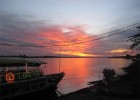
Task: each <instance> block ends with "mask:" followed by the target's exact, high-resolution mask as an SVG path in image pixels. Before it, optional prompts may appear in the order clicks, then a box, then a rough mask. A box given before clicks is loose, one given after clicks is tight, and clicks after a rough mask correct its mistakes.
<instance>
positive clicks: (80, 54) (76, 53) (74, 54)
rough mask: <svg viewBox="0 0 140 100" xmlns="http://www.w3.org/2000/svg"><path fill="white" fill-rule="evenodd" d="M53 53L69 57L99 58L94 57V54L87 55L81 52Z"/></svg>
mask: <svg viewBox="0 0 140 100" xmlns="http://www.w3.org/2000/svg"><path fill="white" fill-rule="evenodd" d="M55 53H57V54H58V53H60V54H63V55H71V56H80V57H99V56H101V55H94V54H87V53H82V52H73V51H67V52H55Z"/></svg>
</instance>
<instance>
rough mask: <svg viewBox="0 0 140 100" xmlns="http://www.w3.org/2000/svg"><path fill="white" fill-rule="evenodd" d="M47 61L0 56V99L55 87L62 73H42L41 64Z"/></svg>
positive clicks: (62, 75)
mask: <svg viewBox="0 0 140 100" xmlns="http://www.w3.org/2000/svg"><path fill="white" fill-rule="evenodd" d="M46 64H47V63H45V62H42V61H39V60H31V59H28V58H8V57H1V58H0V100H3V99H10V98H14V97H17V96H21V95H26V94H30V93H33V92H37V91H43V90H45V89H47V88H53V89H55V88H56V87H57V85H58V83H59V82H60V81H61V79H62V78H63V77H64V73H63V72H61V73H56V74H50V75H44V74H43V72H42V69H41V68H42V67H41V66H43V65H46Z"/></svg>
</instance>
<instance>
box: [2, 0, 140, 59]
mask: <svg viewBox="0 0 140 100" xmlns="http://www.w3.org/2000/svg"><path fill="white" fill-rule="evenodd" d="M138 25H140V0H0V55H19V54H26V55H49V56H50V55H52V56H53V55H59V53H60V54H61V55H63V56H93V57H94V56H114V55H125V54H126V53H125V52H126V51H127V49H128V48H129V46H130V44H131V42H129V41H127V39H128V37H129V36H131V35H133V34H135V33H137V32H138V30H137V29H136V28H135V27H136V26H138ZM120 29H121V30H120ZM114 30H115V31H114ZM122 31H124V32H122ZM121 32H122V33H121ZM116 33H120V34H117V35H113V36H110V35H112V34H116ZM108 36H110V37H108ZM104 37H105V38H104ZM106 37H107V38H106Z"/></svg>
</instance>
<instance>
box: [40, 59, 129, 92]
mask: <svg viewBox="0 0 140 100" xmlns="http://www.w3.org/2000/svg"><path fill="white" fill-rule="evenodd" d="M40 60H41V61H45V62H47V63H48V64H47V65H46V66H44V67H43V68H42V69H43V72H44V74H52V73H59V72H62V71H63V72H65V74H66V75H65V77H64V78H63V80H62V81H61V82H60V83H59V85H58V90H59V91H60V92H61V93H63V94H67V93H70V92H73V91H76V90H79V89H81V88H84V87H87V86H88V85H87V82H90V81H95V80H99V79H102V78H103V74H102V70H103V69H104V68H111V69H115V70H116V73H117V74H122V73H123V70H122V69H121V68H122V67H126V66H127V65H129V64H130V63H131V60H128V59H121V58H41V59H40Z"/></svg>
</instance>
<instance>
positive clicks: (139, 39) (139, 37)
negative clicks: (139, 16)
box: [129, 26, 140, 50]
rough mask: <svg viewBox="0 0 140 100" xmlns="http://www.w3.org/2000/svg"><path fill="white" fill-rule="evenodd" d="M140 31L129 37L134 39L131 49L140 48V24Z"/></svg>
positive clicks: (130, 39) (139, 28)
mask: <svg viewBox="0 0 140 100" xmlns="http://www.w3.org/2000/svg"><path fill="white" fill-rule="evenodd" d="M137 29H138V30H139V32H138V33H137V34H135V35H132V36H130V37H129V41H132V44H131V46H130V49H136V50H140V26H138V27H137Z"/></svg>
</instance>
